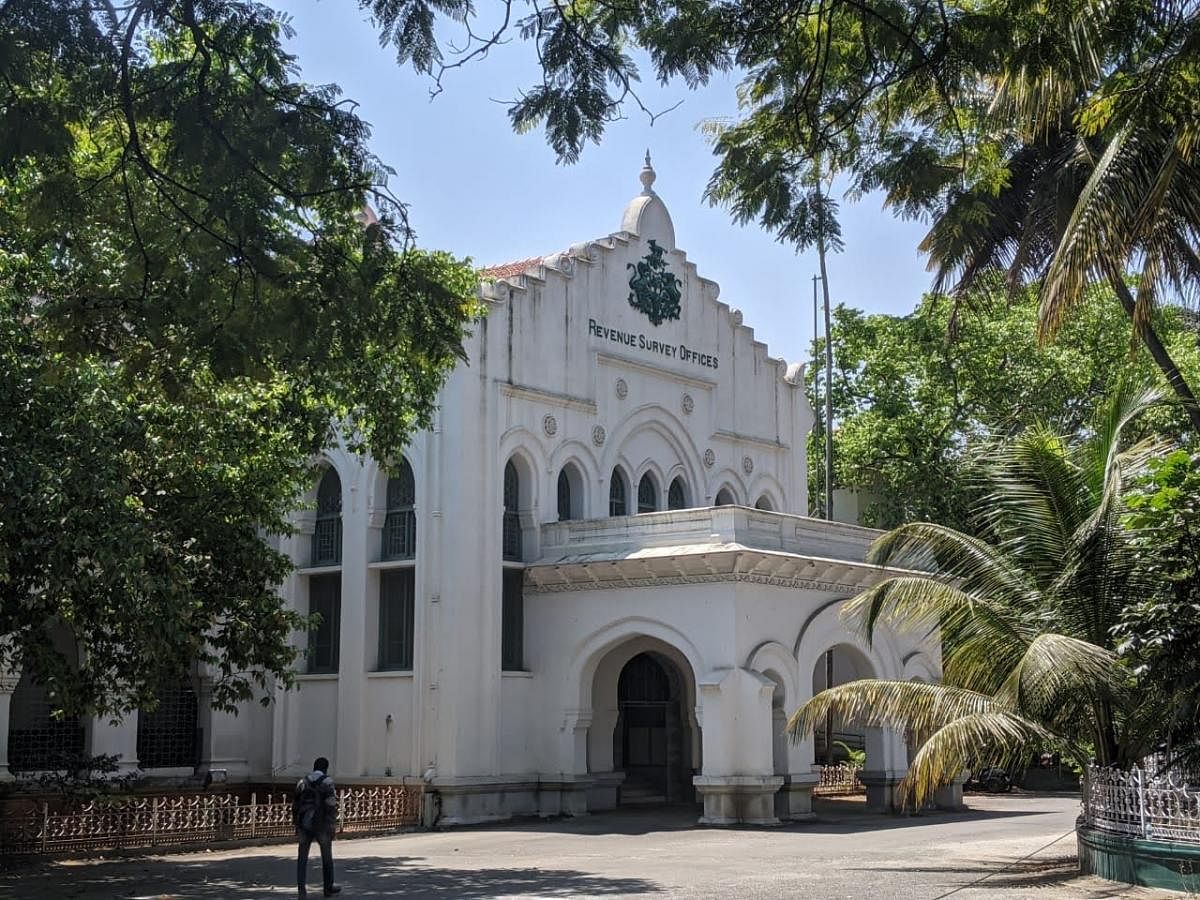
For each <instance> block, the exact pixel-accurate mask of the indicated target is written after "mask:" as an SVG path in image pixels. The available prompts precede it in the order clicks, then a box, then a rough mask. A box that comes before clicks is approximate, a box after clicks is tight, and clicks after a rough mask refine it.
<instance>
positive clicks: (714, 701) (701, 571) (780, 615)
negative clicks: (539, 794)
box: [525, 506, 936, 824]
mask: <svg viewBox="0 0 1200 900" xmlns="http://www.w3.org/2000/svg"><path fill="white" fill-rule="evenodd" d="M874 536H875V534H874V532H871V531H869V530H867V529H862V528H857V527H854V526H849V525H842V524H838V523H829V522H821V521H817V520H813V519H809V518H806V517H801V516H793V515H787V514H782V513H774V512H767V511H760V510H754V509H749V508H746V507H737V506H726V507H713V508H707V509H690V510H679V511H671V512H663V513H655V514H647V515H640V516H633V517H624V518H620V519H606V520H601V521H582V522H562V523H555V524H551V525H546V526H544V527H543V529H542V555H541V558H540V559H538V560H537V561H536V562H535V563H533V564H531V565H529V566H528V567H527V568H526V570H525V577H526V604H527V606H526V615H527V617H528V621H529V623H530V632H531V635H544V636H545V641H544V642H535V643H532V644H531V646H530V648H529V649H530V652H531V653H533V654H536V655H537V656H538V657H539V658H542V659H544V660H545V661H546V666H547V671H546V675H547V678H546V679H545V681H544V682H543V684H544V685H545V688H546V690H545V692H544V693H542V694H541V696H540V697H539V700H538V702H536V703H535V704H534V707H535V708H536V709H537V710H539V712H540V714H539V715H538V716H537V717H536V718H533V719H531V720H530V721H529V722H528V723H527V726H528V727H530V728H531V729H533V730H534V732H535V734H539V735H541V739H539V740H537V741H535V743H538V744H544V745H546V746H551V745H554V744H555V741H554V734H553V732H554V730H555V729H554V727H553V724H554V723H556V722H559V721H565V720H566V719H568V718H570V719H571V720H573V721H574V722H575V723H576V729H575V731H574V733H573V734H572V735H571V738H570V739H569V740H564V741H561V742H559V743H558V746H559V747H560V752H559V754H558V756H557V758H554V759H547V760H545V763H544V764H545V765H547V766H548V767H551V768H554V769H559V770H562V771H567V772H570V773H572V775H573V776H574V777H575V778H576V779H578V780H580V781H583V780H587V779H591V781H592V786H591V788H590V789H589V793H588V807H589V809H604V808H611V807H612V806H615V805H618V804H620V803H622V802H624V801H625V800H626V797H627V794H626V786H627V785H628V784H629V783H630V781H631V779H632V778H634V777H635V768H634V766H633V765H631V764H630V761H629V760H628V759H627V760H624V764H623V761H622V760H621V759H620V757H619V755H618V754H619V748H620V747H621V746H622V742H623V741H626V740H627V737H626V735H625V734H624V733H623V730H622V727H621V725H622V722H621V718H622V715H623V713H624V710H623V709H622V708H621V706H620V704H619V697H618V687H619V684H618V680H619V678H620V677H621V673H622V671H623V670H622V666H624V665H627V664H628V662H629V661H630V660H634V659H637V658H638V656H639V655H646V654H650V655H652V656H654V657H657V658H659V659H661V660H662V661H663V662H664V663H666V664H667V666H668V667H669V670H670V671H673V672H674V673H676V674H675V676H674V677H679V678H681V679H682V689H681V690H679V691H678V692H677V696H678V697H679V698H680V699H681V700H682V701H683V703H685V704H688V705H691V704H694V706H693V707H692V708H690V709H689V708H686V707H685V708H684V710H683V712H682V714H681V715H680V716H679V719H678V723H677V725H675V727H674V730H673V732H672V729H670V728H665V727H664V732H663V735H662V737H661V738H660V740H661V741H662V743H663V751H662V752H663V757H662V758H663V760H664V762H665V763H668V768H669V769H670V768H671V767H672V766H675V765H681V764H682V765H686V764H688V763H690V764H691V765H692V775H691V778H690V779H689V780H690V783H691V786H692V787H693V788H694V789H695V792H696V794H697V797H698V799H700V800H701V801H702V804H703V812H702V816H701V821H702V822H706V823H711V824H732V823H748V824H773V823H776V822H778V821H780V820H783V819H796V818H803V817H805V816H807V815H810V814H811V802H812V801H811V791H812V785H813V783H814V782H815V781H816V776H815V774H814V771H813V766H814V762H815V760H814V748H813V744H812V740H811V738H806V739H804V740H802V741H798V742H791V741H789V740H787V739H786V737H785V736H784V735H783V725H784V722H785V719H786V712H785V711H786V710H791V709H794V708H795V707H796V706H797V705H799V704H800V703H802V702H804V701H805V700H807V699H808V698H809V697H810V696H811V695H812V680H811V676H812V672H813V669H814V666H815V665H817V663H818V661H819V660H822V659H823V657H824V653H825V651H826V650H827V649H829V648H830V647H831V646H837V645H843V646H845V645H849V646H851V647H853V648H854V651H855V652H856V653H858V654H861V657H862V658H863V659H864V660H870V665H871V667H872V670H873V673H874V674H875V675H877V677H887V678H893V677H901V676H902V673H903V671H904V669H905V664H904V663H902V662H901V658H900V655H899V654H898V653H897V652H896V643H895V640H896V639H895V636H892V635H883V636H881V638H880V639H878V640H877V641H876V642H875V644H874V646H873V647H870V648H868V647H866V646H865V645H864V644H863V642H862V641H861V639H860V638H859V637H858V636H857V635H855V634H851V633H850V632H848V631H847V630H846V627H845V625H844V624H843V623H842V622H841V621H840V620H839V619H838V617H837V608H838V607H839V606H840V603H839V602H837V601H838V599H840V598H845V597H849V596H852V595H854V594H856V593H858V592H859V591H860V590H862V589H863V588H865V587H867V586H869V585H870V584H872V583H874V582H875V581H876V580H878V579H879V578H881V577H882V575H883V573H882V572H881V571H880V570H879V569H877V568H875V567H872V566H869V565H866V564H865V563H864V562H863V557H864V555H865V551H866V548H867V546H868V544H869V543H870V541H871V540H872V539H873V537H874ZM831 598H833V600H832V602H831ZM911 649H915V655H912V656H911V657H910V659H909V665H911V664H912V662H913V661H914V660H915V659H916V658H917V656H923V655H925V654H933V658H934V659H936V650H935V649H934V648H928V647H926V648H920V649H916V648H911ZM926 658H927V659H928V658H929V657H926ZM664 668H665V667H664ZM693 673H694V675H693ZM693 677H694V679H695V680H694V682H693V681H692V678H693ZM672 696H676V694H673V695H672ZM693 698H694V699H693ZM554 707H557V708H558V709H559V710H561V713H562V716H561V718H560V717H559V716H557V715H549V716H548V715H545V714H544V713H545V711H546V710H547V709H551V708H554ZM581 723H586V725H583V724H581ZM548 725H549V726H550V727H547V726H548ZM676 735H678V736H682V737H683V738H684V740H683V745H682V747H683V751H684V752H680V751H678V750H675V749H674V745H672V744H671V743H669V741H670V740H674V739H675V738H676ZM871 744H872V746H871V748H870V751H869V753H868V758H869V759H870V767H871V774H872V777H877V778H878V779H880V780H881V781H882V782H883V783H884V784H887V785H894V784H895V782H896V781H898V780H899V778H900V777H902V775H903V772H904V768H905V764H906V758H905V752H906V748H905V745H904V743H903V740H902V738H901V736H900V735H897V734H894V733H891V732H880V731H875V732H874V733H872V735H871ZM614 748H617V749H614ZM676 760H678V762H676ZM639 787H640V786H639ZM876 793H877V796H874V797H872V799H873V800H874V802H875V803H876V805H878V806H879V807H880V808H883V807H884V806H886V805H887V804H888V803H889V802H890V798H888V797H887V796H885V794H884V793H882V792H876Z"/></svg>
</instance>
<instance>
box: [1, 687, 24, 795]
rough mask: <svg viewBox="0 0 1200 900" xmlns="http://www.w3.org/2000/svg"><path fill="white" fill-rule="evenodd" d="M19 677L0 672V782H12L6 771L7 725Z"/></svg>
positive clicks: (11, 776) (10, 774)
mask: <svg viewBox="0 0 1200 900" xmlns="http://www.w3.org/2000/svg"><path fill="white" fill-rule="evenodd" d="M20 680H21V676H20V675H19V674H18V673H16V672H6V671H0V781H12V780H13V774H12V772H10V771H9V769H8V723H9V719H10V717H11V709H12V697H13V692H14V691H16V689H17V682H19V681H20Z"/></svg>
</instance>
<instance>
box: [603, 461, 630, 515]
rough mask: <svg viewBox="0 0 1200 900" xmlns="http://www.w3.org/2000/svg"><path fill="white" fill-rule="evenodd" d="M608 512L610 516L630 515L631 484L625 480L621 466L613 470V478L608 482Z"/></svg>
mask: <svg viewBox="0 0 1200 900" xmlns="http://www.w3.org/2000/svg"><path fill="white" fill-rule="evenodd" d="M608 514H609V515H610V516H627V515H629V485H628V484H627V483H626V481H625V473H624V472H622V471H621V469H620V467H619V466H618V467H617V468H615V469H613V470H612V478H611V479H610V480H609V483H608Z"/></svg>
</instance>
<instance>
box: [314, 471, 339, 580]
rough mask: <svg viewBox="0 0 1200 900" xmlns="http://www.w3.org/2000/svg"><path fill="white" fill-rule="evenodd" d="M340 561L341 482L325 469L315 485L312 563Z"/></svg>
mask: <svg viewBox="0 0 1200 900" xmlns="http://www.w3.org/2000/svg"><path fill="white" fill-rule="evenodd" d="M341 561H342V482H341V479H340V478H338V475H337V472H335V471H334V470H333V469H332V468H330V469H326V470H325V474H324V475H323V476H321V483H320V485H319V486H318V487H317V524H316V528H315V529H314V530H313V537H312V563H311V564H312V565H314V566H336V565H339V564H340V563H341Z"/></svg>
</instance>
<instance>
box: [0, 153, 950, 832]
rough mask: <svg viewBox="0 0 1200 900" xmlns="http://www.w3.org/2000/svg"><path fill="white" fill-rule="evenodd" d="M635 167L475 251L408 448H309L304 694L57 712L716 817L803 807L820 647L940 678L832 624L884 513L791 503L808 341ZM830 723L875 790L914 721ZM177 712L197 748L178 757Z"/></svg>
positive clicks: (525, 803)
mask: <svg viewBox="0 0 1200 900" xmlns="http://www.w3.org/2000/svg"><path fill="white" fill-rule="evenodd" d="M641 180H642V184H643V188H644V189H643V190H642V192H641V193H640V194H639V195H638V196H637V197H635V198H634V199H633V200H632V201H631V202H630V203H629V205H628V206H627V207H626V208H625V211H624V215H623V218H622V220H621V223H620V228H619V229H618V230H617V231H615V232H613V233H612V234H609V235H607V236H606V237H602V238H599V239H597V240H593V241H585V242H583V243H579V244H575V245H573V246H571V247H570V248H569V249H567V250H565V251H563V252H560V253H554V254H552V255H549V256H543V257H536V258H532V259H527V260H523V261H521V262H519V263H514V264H511V265H507V266H501V267H496V268H493V269H490V270H488V271H487V272H486V273H485V274H486V275H487V276H488V277H489V280H488V281H487V282H486V283H485V285H484V287H483V298H484V300H485V301H486V304H487V307H488V310H487V315H486V317H485V318H484V319H483V320H482V321H481V322H480V323H479V324H478V326H477V327H476V328H475V333H474V335H473V336H472V337H471V338H470V340H469V341H468V343H467V346H466V350H467V355H468V358H469V363H468V364H464V365H461V366H459V367H458V369H456V370H455V372H454V373H453V375H452V376H451V378H450V380H449V382H448V383H447V385H446V387H445V389H444V391H443V393H442V397H441V404H440V412H439V413H438V415H437V419H436V422H435V423H434V426H433V428H432V429H431V430H430V431H429V432H427V433H424V434H421V435H419V436H418V437H417V439H416V440H415V441H414V442H413V444H412V446H411V447H410V448H409V450H408V451H407V453H406V454H405V457H404V458H403V459H398V460H393V461H390V465H383V464H381V463H379V462H376V461H373V460H362V459H361V458H359V457H357V456H354V455H353V454H350V453H345V452H331V453H330V454H329V455H328V458H327V459H326V460H325V461H324V463H325V469H324V474H323V476H322V477H321V479H320V482H319V484H318V485H316V486H314V493H313V498H312V499H313V500H314V501H315V502H314V503H313V504H312V506H313V508H312V510H311V511H309V512H306V513H303V514H301V515H300V517H299V524H300V529H299V534H298V535H297V536H295V537H294V538H290V539H288V540H287V541H286V542H285V543H284V549H286V550H287V551H288V552H290V553H291V554H292V555H293V557H294V558H295V560H296V561H297V564H298V569H297V571H296V573H295V574H294V575H293V576H292V577H291V578H290V579H289V580H288V582H287V583H286V584H285V585H283V588H282V591H283V596H284V597H285V598H286V601H287V602H288V603H289V604H291V605H292V606H294V607H295V608H296V609H298V610H300V611H302V612H319V613H321V615H322V617H323V619H324V623H323V624H322V625H321V627H320V628H319V629H318V630H317V631H315V632H313V633H312V634H311V635H297V638H296V639H297V641H299V642H301V643H302V644H303V645H304V646H305V648H306V656H305V669H304V671H303V672H302V673H301V674H300V675H299V688H298V690H295V691H292V692H287V693H283V692H280V693H279V694H278V696H276V697H275V698H274V699H275V702H274V703H273V704H272V705H271V706H270V707H269V708H264V707H261V706H258V705H254V704H250V705H247V706H246V707H245V708H244V709H243V710H242V711H241V713H240V714H239V715H237V716H231V715H226V714H221V713H210V712H208V711H207V709H206V707H205V703H204V701H203V692H202V689H201V690H200V692H199V697H198V698H197V697H195V696H190V695H191V694H194V693H195V692H192V691H189V690H188V689H187V688H186V687H184V688H181V692H180V696H179V697H178V698H176V700H175V702H174V704H173V705H171V704H167V705H166V706H165V707H164V708H165V709H167V710H168V711H170V710H175V711H174V712H170V715H174V716H175V717H176V719H178V720H179V721H176V722H175V723H174V724H172V723H170V722H166V721H164V717H165V716H167V715H168V713H164V712H161V711H160V712H159V713H156V715H155V717H142V719H143V721H141V722H139V721H138V717H136V716H135V717H132V718H131V720H130V721H127V722H126V723H125V724H124V725H122V726H120V727H115V728H114V727H110V726H109V725H108V724H107V723H105V722H102V721H97V722H92V723H84V724H83V725H81V726H79V728H78V734H77V735H76V736H75V737H73V738H72V739H73V740H76V739H77V740H78V741H80V742H86V743H87V745H88V747H89V749H90V750H91V751H92V752H95V753H99V752H110V753H117V754H118V755H120V756H121V757H122V759H123V760H124V762H125V764H126V765H127V766H129V767H133V766H137V765H139V764H140V765H141V766H142V768H143V769H148V770H149V771H150V772H151V773H152V774H179V773H189V772H191V771H192V769H191V768H189V766H196V767H198V768H199V769H200V770H203V769H206V768H220V769H225V770H227V771H228V773H229V777H230V778H231V779H234V778H240V779H250V780H262V779H264V778H268V777H273V776H283V775H295V774H296V773H299V772H302V771H306V770H307V768H308V766H309V765H310V763H311V760H312V759H313V757H315V756H318V755H326V756H329V757H330V758H331V760H332V761H333V769H334V772H335V774H336V775H337V776H338V778H339V780H340V781H353V780H355V779H356V778H362V779H370V780H385V779H388V778H400V777H414V776H415V777H424V778H425V779H426V780H427V782H428V784H429V785H430V788H431V790H432V791H433V792H435V793H436V796H437V797H438V798H439V799H440V822H441V823H443V824H454V823H466V822H478V821H484V820H492V819H497V818H503V817H506V816H510V815H518V814H541V815H550V814H559V813H584V812H587V811H589V810H598V809H607V808H611V807H613V806H615V805H618V804H622V803H629V802H647V801H655V800H658V801H665V802H695V803H697V804H698V805H700V806H702V810H701V813H700V814H701V815H702V821H706V822H711V823H735V822H749V823H769V822H774V821H777V820H778V819H783V818H795V817H802V816H805V815H807V814H810V810H811V791H812V785H813V784H814V782H815V781H816V779H817V775H816V774H814V762H815V761H816V760H817V759H818V754H820V758H822V759H823V758H824V749H823V748H819V747H817V746H815V744H814V739H813V738H812V737H809V738H808V739H805V740H802V741H800V742H798V743H792V742H790V741H788V740H787V738H786V737H785V735H784V733H783V726H784V722H785V720H786V715H787V714H790V712H791V711H793V710H794V709H795V708H796V707H797V706H798V705H799V704H801V703H803V702H804V701H805V700H807V699H808V698H809V697H811V696H812V694H813V692H814V691H818V690H820V689H821V688H823V687H824V686H825V684H826V681H827V678H828V675H827V672H828V669H829V668H830V667H831V668H832V671H833V680H834V682H835V683H840V682H843V681H847V680H851V679H853V678H857V677H880V678H889V679H913V678H917V679H923V680H931V679H935V678H937V677H938V675H939V667H940V656H939V653H938V649H937V647H936V645H935V644H930V643H922V642H921V641H920V640H919V638H917V637H914V636H897V635H893V634H890V633H885V634H882V635H880V636H879V637H878V638H877V640H876V641H875V642H874V644H873V645H872V646H870V647H868V646H866V645H865V644H864V643H863V642H862V641H861V640H860V639H859V638H857V637H856V636H855V635H853V634H851V633H850V632H849V631H847V629H846V627H845V626H844V625H843V623H842V621H841V620H840V618H839V609H840V606H841V602H842V601H843V600H844V599H846V598H847V597H850V596H852V595H854V594H855V593H857V592H858V591H859V590H861V589H862V588H863V587H865V586H867V585H869V584H871V583H873V582H874V581H875V580H877V579H878V578H880V577H881V575H880V573H879V571H878V570H877V569H874V568H872V567H870V566H868V565H866V564H865V563H864V561H863V560H864V555H865V551H866V548H867V546H868V544H869V543H870V541H871V540H872V538H873V537H874V536H875V533H874V532H871V531H868V530H866V529H863V528H858V527H855V526H852V525H845V524H839V523H830V522H824V521H819V520H815V519H812V518H808V517H807V516H806V513H807V510H808V497H807V487H806V469H805V436H806V435H807V434H808V432H809V430H810V428H811V426H812V413H811V410H810V408H809V404H808V402H807V400H806V398H805V393H804V390H803V383H802V378H801V367H800V366H799V365H798V364H793V365H791V366H788V365H787V364H786V363H785V362H784V361H782V360H779V359H774V358H772V357H771V356H770V355H769V354H768V352H767V347H766V345H765V344H763V343H762V342H760V341H758V340H756V339H755V336H754V332H753V330H752V329H751V328H749V327H748V326H747V325H745V324H743V322H742V316H741V314H740V313H739V312H738V311H737V310H733V309H730V308H729V307H728V306H727V305H725V304H723V303H721V302H720V301H719V300H718V294H719V290H718V286H717V285H716V284H715V283H713V282H712V281H708V280H706V279H704V278H703V277H701V276H700V275H699V274H698V273H697V270H696V266H695V264H694V263H692V262H691V261H689V260H688V258H687V256H686V254H685V253H684V251H683V250H681V249H679V248H678V247H677V246H676V244H675V232H674V228H673V225H672V222H671V217H670V215H669V214H668V212H667V208H666V206H665V205H664V204H663V201H662V200H661V199H660V198H659V196H658V195H657V194H656V193H655V192H654V190H653V184H654V180H655V175H654V172H653V170H652V169H651V168H650V166H649V160H648V159H647V165H646V167H645V168H644V169H643V170H642V173H641ZM651 241H653V242H655V245H656V246H657V247H658V248H661V249H662V250H663V251H665V252H664V254H663V256H662V259H663V260H664V261H665V262H666V264H667V266H668V267H669V270H670V272H671V273H672V274H673V275H674V276H675V277H676V278H677V279H678V288H679V315H678V318H675V319H673V318H670V317H669V316H668V317H667V318H664V319H663V320H662V321H661V324H658V325H655V324H654V323H653V321H652V320H651V318H650V317H649V316H648V315H647V313H646V312H643V310H642V309H641V308H637V307H635V306H634V305H633V304H632V303H631V286H630V279H631V274H632V273H634V272H636V267H637V265H638V264H639V263H642V262H645V261H647V260H648V259H650V258H652V257H653V254H652V248H651V245H650V242H651ZM668 305H669V304H668ZM651 312H655V310H654V309H653V308H652V309H651ZM668 312H670V311H669V310H668ZM0 687H2V690H0V727H4V728H8V729H9V734H8V737H7V740H4V741H0V748H7V749H8V750H9V758H8V759H7V760H5V759H0V764H5V763H13V768H14V769H16V768H21V767H20V766H17V765H16V764H15V763H16V760H14V759H13V756H14V753H13V749H14V747H15V748H16V751H17V753H16V755H22V754H23V755H24V757H23V758H29V757H30V753H31V752H32V751H31V750H30V747H29V745H28V744H29V735H30V734H32V733H33V732H35V731H37V729H38V728H40V727H43V726H44V724H45V723H44V722H43V721H42V720H40V719H39V718H38V715H39V713H38V709H39V707H38V702H39V698H38V696H37V691H36V688H35V686H33V685H32V684H27V685H26V686H25V687H24V688H22V687H20V686H18V684H17V682H16V680H15V679H9V680H8V681H7V682H6V683H5V684H4V685H2V686H0ZM14 689H15V690H16V694H15V695H14V693H13V691H14ZM23 691H24V694H23V693H22V692H23ZM4 706H11V710H5V709H4V708H3V707H4ZM5 712H7V713H8V715H3V713H5ZM180 721H182V723H183V724H182V727H181V726H180ZM156 729H157V730H156ZM189 729H191V730H189ZM836 731H837V734H835V735H834V736H835V737H836V738H839V739H842V740H845V741H846V742H847V743H850V744H853V743H854V742H856V741H860V742H862V743H863V744H865V749H866V751H867V766H866V772H865V773H864V779H863V780H864V781H865V782H866V783H867V784H868V786H869V788H870V791H869V798H870V799H871V800H872V802H875V803H878V804H880V805H886V804H887V803H888V802H889V799H890V788H891V787H892V786H893V785H894V784H895V783H896V781H897V780H898V779H899V777H900V776H901V775H902V774H903V772H904V770H905V768H906V765H907V753H908V748H907V747H906V745H905V742H904V738H903V736H902V735H900V734H895V733H891V732H883V731H878V730H871V729H862V728H856V727H855V726H854V725H853V724H852V723H850V724H838V725H837V726H836ZM181 732H182V733H183V734H184V735H186V734H191V733H195V734H198V735H199V740H198V746H197V747H195V748H194V754H192V750H190V749H185V748H184V747H183V746H182V745H183V744H184V743H186V740H177V745H178V746H175V747H174V749H175V751H176V752H175V753H174V756H172V754H171V752H170V751H171V748H172V746H173V745H171V738H170V737H169V735H171V734H176V735H178V734H179V733H181ZM39 739H41V740H43V741H44V740H48V738H45V736H44V735H43V736H42V737H41V738H39ZM14 741H15V743H14ZM0 752H4V751H3V750H2V749H0ZM193 756H194V758H192V757H193ZM150 757H152V758H150ZM28 767H29V766H28V764H27V763H26V764H25V765H24V768H28ZM3 774H5V773H4V770H3V768H2V767H0V775H3Z"/></svg>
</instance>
